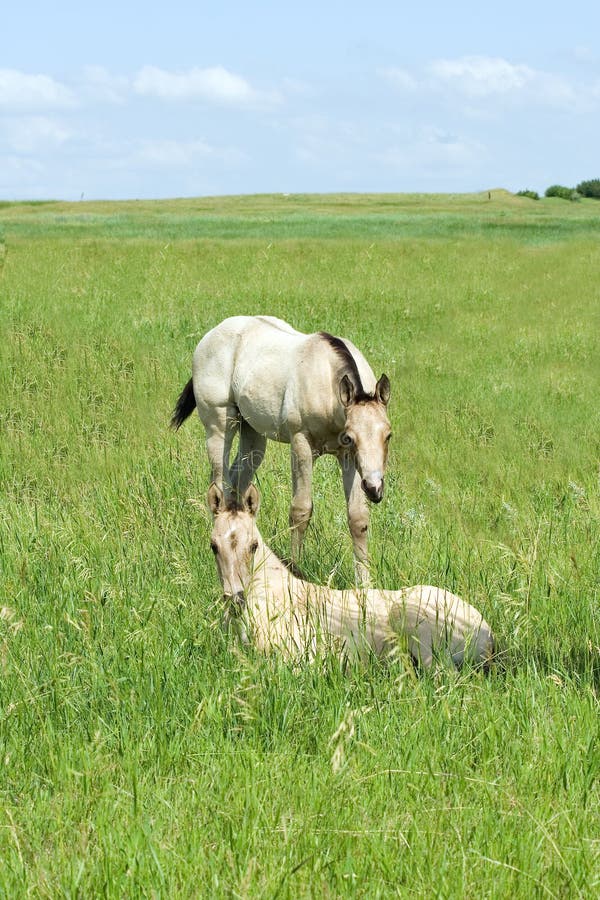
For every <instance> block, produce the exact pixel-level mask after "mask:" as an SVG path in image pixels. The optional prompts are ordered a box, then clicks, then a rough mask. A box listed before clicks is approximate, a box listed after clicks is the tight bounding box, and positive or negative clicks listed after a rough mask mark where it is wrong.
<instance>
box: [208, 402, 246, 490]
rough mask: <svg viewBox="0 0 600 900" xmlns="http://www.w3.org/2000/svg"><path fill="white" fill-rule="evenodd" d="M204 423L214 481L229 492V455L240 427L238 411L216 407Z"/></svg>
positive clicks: (226, 407)
mask: <svg viewBox="0 0 600 900" xmlns="http://www.w3.org/2000/svg"><path fill="white" fill-rule="evenodd" d="M202 421H203V424H204V429H205V431H206V452H207V453H208V459H209V462H210V468H211V478H212V481H214V482H215V484H217V485H218V486H219V487H220V488H223V489H224V490H225V491H226V492H227V491H228V490H229V489H230V486H231V476H230V472H229V454H230V453H231V445H232V443H233V439H234V437H235V434H236V431H237V429H238V426H239V413H238V410H237V408H236V407H235V406H214V407H211V409H210V415H206V416H205V417H204V416H203V417H202Z"/></svg>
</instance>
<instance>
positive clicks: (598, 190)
mask: <svg viewBox="0 0 600 900" xmlns="http://www.w3.org/2000/svg"><path fill="white" fill-rule="evenodd" d="M577 193H578V194H581V196H582V197H594V199H596V200H600V178H592V179H591V181H582V182H580V183H579V184H578V185H577Z"/></svg>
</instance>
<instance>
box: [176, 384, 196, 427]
mask: <svg viewBox="0 0 600 900" xmlns="http://www.w3.org/2000/svg"><path fill="white" fill-rule="evenodd" d="M195 408H196V398H195V397H194V385H193V384H192V379H191V378H190V380H189V381H188V383H187V384H186V386H185V387H184V389H183V390H182V392H181V394H180V395H179V400H178V401H177V404H176V406H175V409H174V410H173V415H172V416H171V428H174V429H175V431H177V429H178V428H180V427H181V425H183V423H184V422H185V420H186V419H187V417H188V416H189V415H190V414H191V413H193V412H194V410H195Z"/></svg>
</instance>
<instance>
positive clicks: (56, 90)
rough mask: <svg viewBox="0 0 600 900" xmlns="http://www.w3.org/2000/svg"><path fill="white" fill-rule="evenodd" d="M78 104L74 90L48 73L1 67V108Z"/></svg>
mask: <svg viewBox="0 0 600 900" xmlns="http://www.w3.org/2000/svg"><path fill="white" fill-rule="evenodd" d="M75 105H76V100H75V95H74V94H73V92H72V91H71V90H70V89H69V88H67V87H65V85H64V84H61V83H60V82H58V81H55V80H54V79H53V78H50V77H49V76H48V75H28V74H26V73H24V72H19V71H17V70H16V69H0V109H1V108H2V107H4V108H8V109H46V108H52V107H53V108H57V107H58V108H65V107H71V106H75Z"/></svg>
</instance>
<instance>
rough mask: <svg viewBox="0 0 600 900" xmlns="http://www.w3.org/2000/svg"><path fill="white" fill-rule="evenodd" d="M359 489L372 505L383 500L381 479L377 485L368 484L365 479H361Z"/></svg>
mask: <svg viewBox="0 0 600 900" xmlns="http://www.w3.org/2000/svg"><path fill="white" fill-rule="evenodd" d="M361 487H362V489H363V491H364V492H365V494H366V495H367V497H368V498H369V500H370V501H371V502H372V503H380V502H381V500H382V499H383V479H381V481H380V482H379V483H378V484H369V482H368V481H367V479H366V478H363V480H362V481H361Z"/></svg>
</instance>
